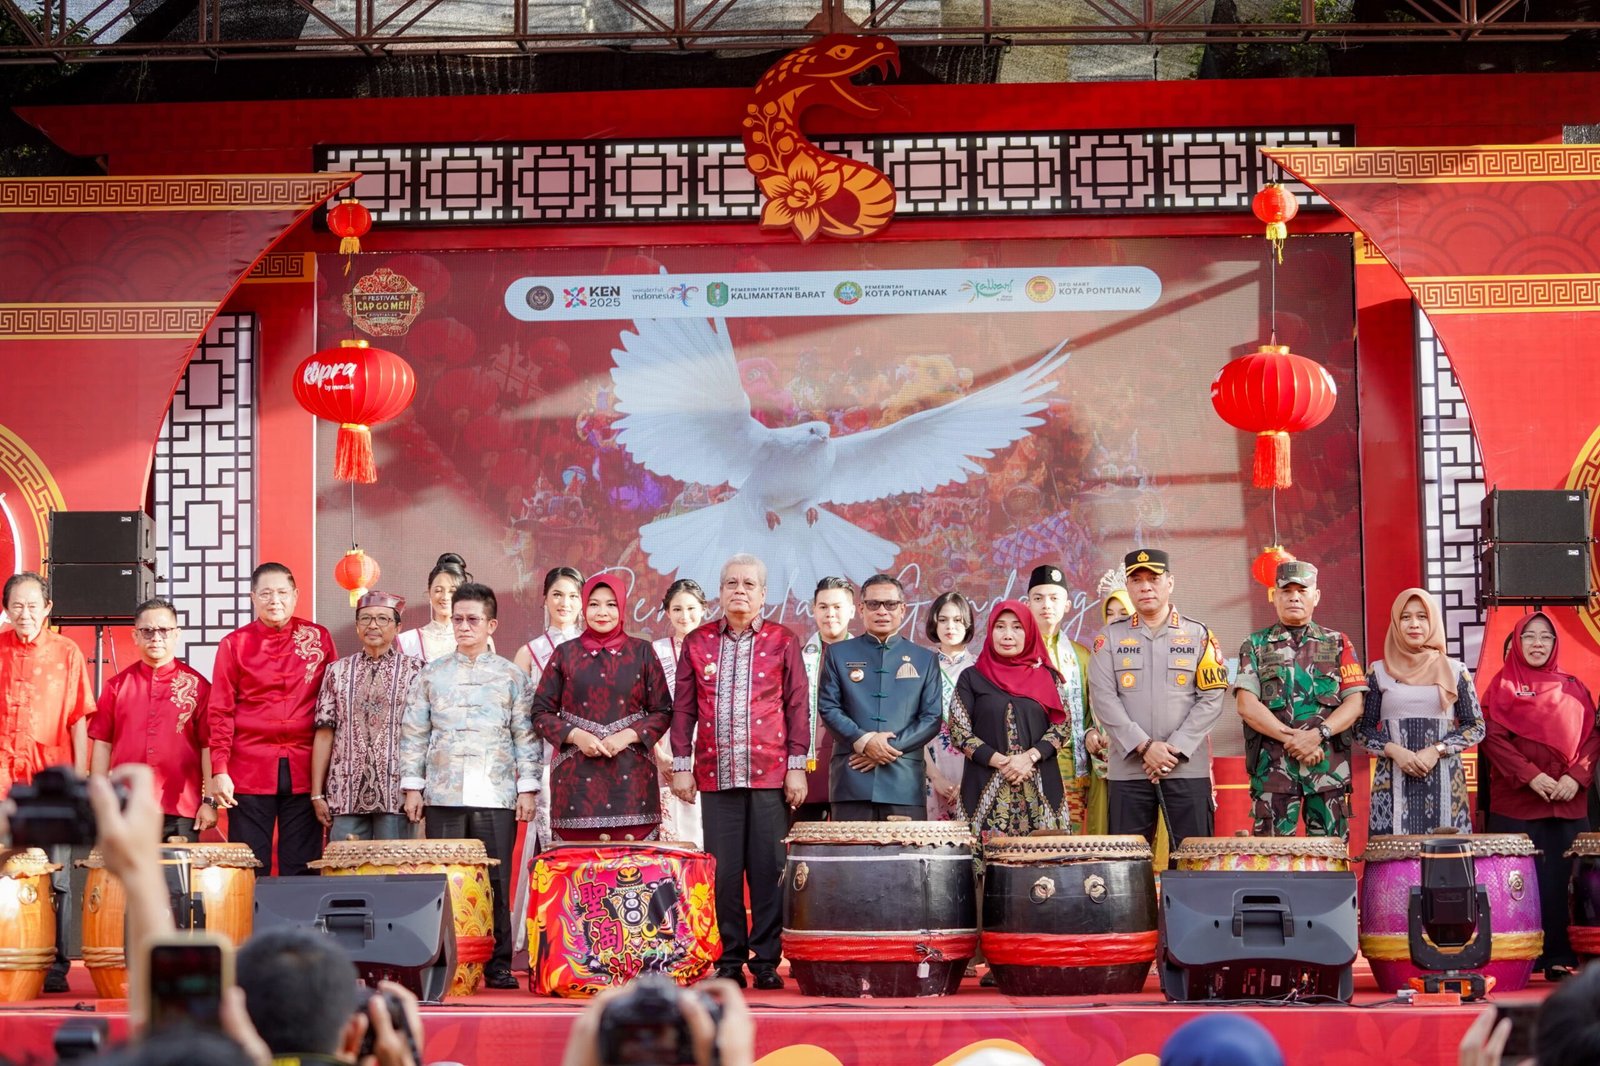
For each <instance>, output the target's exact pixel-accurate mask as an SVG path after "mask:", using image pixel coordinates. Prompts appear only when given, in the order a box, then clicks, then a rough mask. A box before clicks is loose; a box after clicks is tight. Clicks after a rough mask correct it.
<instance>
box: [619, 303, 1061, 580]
mask: <svg viewBox="0 0 1600 1066" xmlns="http://www.w3.org/2000/svg"><path fill="white" fill-rule="evenodd" d="M633 325H634V331H626V330H625V331H623V333H622V335H621V336H620V337H619V338H618V343H619V344H620V347H618V348H615V349H613V350H612V353H611V355H612V357H613V359H614V360H615V361H616V366H615V367H614V368H613V369H612V371H611V380H612V382H613V383H614V384H615V386H616V405H617V410H619V411H620V412H622V414H623V416H624V417H622V418H621V419H619V420H618V421H617V424H616V426H617V437H618V440H620V441H621V443H622V445H623V447H625V448H626V449H627V450H628V452H629V454H631V455H632V456H633V458H634V459H635V460H637V461H638V462H639V463H640V464H641V465H643V466H644V467H646V468H647V469H649V470H651V471H652V472H654V473H656V474H659V475H661V476H663V477H670V478H676V479H677V480H679V481H685V482H694V483H697V484H701V485H707V486H718V485H723V484H727V485H729V486H731V487H732V488H733V489H734V490H735V494H734V496H733V497H732V498H730V499H727V500H724V501H723V502H721V503H716V504H712V505H710V506H708V507H702V508H700V509H698V510H694V511H688V512H685V513H683V514H677V515H672V516H670V517H667V518H660V519H657V520H655V521H653V522H650V523H649V524H648V525H646V526H644V527H643V528H642V529H640V530H639V543H640V546H641V547H642V548H643V549H644V551H645V554H646V555H647V556H648V557H649V559H650V565H651V566H652V567H654V568H655V569H656V570H657V571H658V572H660V573H661V574H664V575H665V574H671V573H673V572H674V571H676V572H677V574H678V575H679V576H680V577H691V578H694V579H695V580H696V581H698V582H700V584H701V586H702V587H703V588H705V589H706V590H707V591H711V592H713V595H714V594H715V593H714V591H713V590H715V589H716V588H717V583H718V580H719V574H720V571H721V567H722V564H723V563H724V562H725V561H726V560H727V559H728V557H729V556H731V555H733V554H735V553H737V552H750V553H752V554H754V555H756V556H757V557H759V558H760V559H761V560H762V561H763V562H765V563H766V564H767V602H768V603H781V602H783V599H784V597H785V595H786V594H788V593H789V592H793V593H795V594H796V595H797V596H799V597H800V598H802V599H804V598H806V597H809V596H810V594H811V591H812V589H813V588H814V587H815V585H816V583H817V580H818V579H819V578H821V577H824V576H827V575H830V574H842V575H844V576H846V577H849V578H851V579H852V580H855V581H858V582H859V581H860V580H861V579H862V578H865V577H867V576H869V575H871V574H873V573H876V572H879V571H883V570H887V569H888V568H889V567H890V566H892V565H893V564H894V560H895V556H896V555H897V554H898V552H899V550H900V549H899V546H898V545H896V544H893V543H891V542H890V541H887V540H885V539H883V538H882V537H879V536H876V535H874V534H872V533H869V532H868V531H866V530H864V529H862V528H860V527H859V526H856V525H853V524H851V523H850V522H848V521H846V520H845V519H843V518H840V517H839V516H838V515H836V514H834V513H833V512H831V511H829V510H828V509H827V508H826V507H825V506H824V505H825V504H840V505H843V504H852V503H864V502H866V501H869V500H880V499H885V498H887V497H891V496H896V495H900V494H902V493H910V492H931V491H933V490H934V489H936V488H938V487H940V486H941V485H947V484H950V483H952V482H964V481H966V479H967V477H968V476H969V475H971V474H976V473H980V472H981V471H982V469H983V468H982V466H980V465H979V462H978V460H980V459H987V458H990V457H992V456H993V455H994V453H995V452H996V451H997V450H999V449H1000V448H1004V447H1005V446H1006V445H1009V444H1011V443H1013V442H1015V441H1017V440H1019V439H1021V438H1022V437H1023V436H1025V435H1026V434H1027V432H1028V430H1029V429H1030V428H1032V427H1034V426H1037V425H1041V424H1042V422H1043V420H1042V419H1041V418H1039V417H1037V414H1038V412H1039V411H1042V410H1043V409H1044V408H1045V406H1046V400H1045V397H1046V396H1047V395H1048V394H1049V393H1050V391H1051V390H1052V389H1054V388H1055V382H1054V381H1051V380H1049V375H1050V374H1051V373H1052V372H1054V371H1055V370H1057V369H1059V368H1060V367H1061V366H1062V365H1063V364H1065V363H1066V361H1067V359H1068V356H1069V355H1070V353H1066V352H1064V351H1063V349H1064V348H1065V347H1066V345H1067V342H1066V341H1063V342H1062V343H1061V344H1060V345H1058V346H1057V347H1056V348H1055V350H1054V351H1052V352H1050V353H1049V354H1048V355H1046V356H1044V357H1043V358H1041V359H1040V360H1039V361H1038V362H1036V363H1034V364H1033V365H1032V366H1030V367H1028V368H1027V369H1026V370H1022V371H1019V372H1017V373H1015V374H1013V375H1011V376H1010V377H1008V378H1005V379H1004V380H1002V381H997V382H995V383H994V384H992V385H989V386H987V387H985V388H982V389H979V390H977V391H975V392H972V393H968V394H967V395H965V396H962V397H961V398H960V399H957V400H952V401H951V402H949V403H947V404H944V405H942V406H939V407H931V408H928V409H926V410H923V411H919V412H917V413H916V414H913V415H909V416H907V417H905V418H902V419H900V420H899V421H897V422H893V423H891V424H889V425H886V426H880V427H878V428H876V429H870V430H864V431H861V432H859V433H850V434H847V435H844V436H840V437H835V436H833V435H832V432H831V427H829V425H828V424H827V423H826V422H804V423H801V424H800V425H796V426H786V427H783V428H781V429H771V428H769V427H767V426H765V425H762V424H761V423H760V422H758V421H757V420H756V419H755V417H754V416H753V415H752V414H751V411H750V397H749V396H748V395H747V394H746V393H745V391H744V387H743V385H742V384H741V382H740V379H739V366H738V363H737V361H736V360H735V358H734V352H733V345H732V343H731V342H730V341H729V339H728V333H727V328H726V325H725V323H724V322H723V321H722V320H720V319H716V320H708V319H703V318H692V319H639V320H637V321H635V322H634V324H633Z"/></svg>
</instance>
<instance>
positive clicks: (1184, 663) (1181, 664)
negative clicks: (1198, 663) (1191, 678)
mask: <svg viewBox="0 0 1600 1066" xmlns="http://www.w3.org/2000/svg"><path fill="white" fill-rule="evenodd" d="M1172 665H1173V666H1175V667H1177V668H1178V669H1179V670H1193V669H1194V660H1193V659H1174V660H1172Z"/></svg>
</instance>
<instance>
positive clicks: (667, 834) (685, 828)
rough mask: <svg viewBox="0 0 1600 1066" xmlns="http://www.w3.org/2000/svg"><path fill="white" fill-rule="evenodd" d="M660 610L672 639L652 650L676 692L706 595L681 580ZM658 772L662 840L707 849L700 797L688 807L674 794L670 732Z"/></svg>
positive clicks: (696, 585)
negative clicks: (687, 641) (681, 656)
mask: <svg viewBox="0 0 1600 1066" xmlns="http://www.w3.org/2000/svg"><path fill="white" fill-rule="evenodd" d="M661 609H662V610H663V611H664V612H666V615H667V624H668V626H669V627H670V628H671V632H670V633H669V635H667V636H665V637H662V638H661V639H660V640H658V641H656V642H655V643H654V644H652V645H651V647H653V648H655V650H656V657H657V658H659V659H660V660H661V669H663V670H665V671H666V672H667V688H668V689H670V690H672V691H674V692H676V688H675V686H676V684H677V680H678V653H679V652H680V651H681V650H682V649H683V638H684V637H686V636H688V635H689V634H690V633H692V632H694V630H695V628H696V627H698V626H699V625H700V623H701V622H702V621H704V620H705V617H706V594H705V590H704V589H702V588H701V587H700V585H699V583H698V582H696V581H692V580H690V579H689V578H681V579H679V580H677V581H674V582H673V583H672V584H671V585H669V586H667V594H666V595H665V596H664V597H662V600H661ZM655 756H656V769H657V770H659V771H660V773H661V839H662V840H686V841H693V842H694V845H695V847H704V846H705V832H704V830H703V829H702V828H701V826H700V797H699V795H698V794H696V796H695V799H694V802H693V803H685V802H683V801H682V800H681V799H679V798H678V797H676V796H674V795H673V794H672V738H671V734H670V732H669V733H668V735H667V736H664V737H662V738H661V741H660V743H658V744H657V745H656V748H655Z"/></svg>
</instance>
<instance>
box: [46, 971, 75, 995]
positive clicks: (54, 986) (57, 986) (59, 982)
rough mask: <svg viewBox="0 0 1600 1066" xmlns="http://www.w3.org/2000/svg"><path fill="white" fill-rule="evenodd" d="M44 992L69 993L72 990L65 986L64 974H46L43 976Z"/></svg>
mask: <svg viewBox="0 0 1600 1066" xmlns="http://www.w3.org/2000/svg"><path fill="white" fill-rule="evenodd" d="M44 990H45V991H46V992H70V991H72V989H71V988H70V987H69V986H68V985H67V975H66V974H64V973H48V974H45V978H44Z"/></svg>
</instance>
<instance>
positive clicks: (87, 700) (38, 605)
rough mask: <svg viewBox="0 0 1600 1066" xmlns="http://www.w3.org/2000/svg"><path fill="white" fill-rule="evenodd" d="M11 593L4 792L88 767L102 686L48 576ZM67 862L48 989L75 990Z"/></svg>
mask: <svg viewBox="0 0 1600 1066" xmlns="http://www.w3.org/2000/svg"><path fill="white" fill-rule="evenodd" d="M3 596H4V599H5V607H6V616H7V617H8V618H10V619H11V625H10V626H9V627H8V628H6V629H3V630H0V796H3V795H5V794H8V793H9V792H10V791H11V786H12V785H16V784H27V783H28V782H30V781H32V780H33V775H34V774H36V773H38V772H39V771H40V770H43V769H44V768H45V767H47V766H59V765H62V764H64V763H71V764H72V765H73V766H75V767H77V769H78V772H79V773H83V772H85V771H87V770H88V769H89V735H88V722H87V719H88V718H89V716H90V715H92V714H94V686H93V684H92V683H91V682H90V679H89V669H88V666H87V665H86V664H85V663H84V661H83V652H81V651H79V650H78V646H77V645H76V644H74V643H73V642H72V641H71V640H69V639H67V638H66V637H63V636H62V635H61V634H60V633H56V632H54V631H52V630H51V629H50V624H49V623H50V606H51V604H50V587H49V586H48V585H47V584H45V580H44V578H42V577H40V576H39V575H38V574H36V573H34V572H33V571H31V570H24V571H22V572H21V573H18V574H13V575H12V576H11V577H9V578H7V579H6V583H5V588H4V592H3ZM62 850H63V851H64V850H65V849H62ZM63 860H70V856H69V855H66V854H60V855H52V856H51V861H52V862H60V863H62V868H61V869H60V870H58V871H56V872H55V873H54V874H52V875H51V877H50V884H51V888H52V889H53V890H54V891H53V894H54V896H55V905H56V913H58V914H60V915H61V918H62V920H61V921H58V922H57V923H56V961H55V963H54V964H53V965H52V966H51V967H50V973H49V974H48V975H47V976H46V977H45V985H44V988H45V991H46V992H65V991H66V990H67V966H68V959H67V954H66V951H65V944H66V928H67V924H68V922H69V921H70V920H71V915H72V912H73V907H72V901H71V896H70V895H69V894H68V888H69V885H70V881H69V879H68V877H67V868H68V862H66V861H63Z"/></svg>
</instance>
